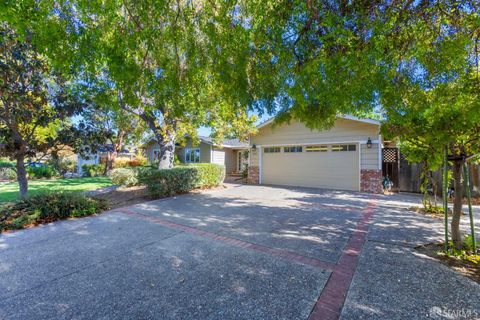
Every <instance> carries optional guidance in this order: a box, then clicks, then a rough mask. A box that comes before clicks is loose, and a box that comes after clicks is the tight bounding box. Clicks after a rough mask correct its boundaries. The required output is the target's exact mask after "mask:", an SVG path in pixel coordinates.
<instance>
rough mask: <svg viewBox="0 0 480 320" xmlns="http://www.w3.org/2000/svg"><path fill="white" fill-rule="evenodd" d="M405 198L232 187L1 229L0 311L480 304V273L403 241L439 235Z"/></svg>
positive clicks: (279, 312) (144, 314)
mask: <svg viewBox="0 0 480 320" xmlns="http://www.w3.org/2000/svg"><path fill="white" fill-rule="evenodd" d="M412 199H413V200H412ZM415 201H416V200H415V198H408V197H403V198H402V197H401V196H393V197H385V196H372V195H369V194H361V193H348V192H340V191H331V190H330V191H329V190H318V189H302V188H298V189H296V188H280V187H266V186H245V185H229V186H228V188H224V189H223V188H221V189H217V190H212V191H205V192H200V193H195V194H190V195H184V196H179V197H176V198H170V199H164V200H159V201H152V202H147V203H143V204H139V205H135V206H132V207H128V208H122V209H117V210H114V211H111V212H108V213H105V214H102V215H99V216H95V217H88V218H83V219H77V220H69V221H62V222H56V223H52V224H49V225H44V226H40V227H36V228H33V229H29V230H24V231H19V232H13V233H9V234H5V235H2V236H0V319H52V318H60V319H308V318H309V319H338V318H339V317H340V318H342V319H361V318H364V319H367V318H368V319H372V318H377V319H386V318H388V319H404V318H409V319H424V318H426V317H427V316H430V315H431V316H432V317H434V318H435V317H437V318H442V317H444V316H445V318H448V317H447V316H449V315H450V314H447V313H446V311H448V310H453V311H455V310H460V309H461V310H464V311H467V312H470V314H474V313H477V314H478V316H480V306H479V304H478V301H480V286H479V285H478V284H476V283H474V282H473V281H471V280H469V279H467V278H464V277H462V276H460V275H458V274H456V273H455V272H453V271H451V270H450V269H448V268H447V267H445V266H443V265H441V264H439V263H437V262H436V261H434V260H432V259H429V258H427V257H425V256H422V255H419V254H418V253H416V252H415V251H414V250H413V246H415V245H416V244H418V243H426V242H431V241H436V240H437V239H441V236H442V235H441V230H442V229H441V221H437V220H432V219H430V218H427V217H422V216H420V215H417V214H414V213H411V212H409V211H407V210H406V209H405V207H408V206H409V205H411V202H415ZM464 220H465V221H466V219H464ZM432 310H433V311H432ZM439 310H440V312H438V311H439ZM444 311H445V312H444Z"/></svg>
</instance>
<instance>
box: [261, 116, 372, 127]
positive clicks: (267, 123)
mask: <svg viewBox="0 0 480 320" xmlns="http://www.w3.org/2000/svg"><path fill="white" fill-rule="evenodd" d="M337 118H341V119H347V120H352V121H358V122H363V123H369V124H373V125H377V126H380V121H378V120H374V119H361V118H358V117H355V116H352V115H341V116H337ZM274 120H275V117H271V118H270V119H268V120H266V121H264V122H262V123H260V124H259V125H257V129H260V128H263V127H265V126H267V125H269V124H270V123H272V122H273V121H274Z"/></svg>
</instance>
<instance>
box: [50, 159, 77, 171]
mask: <svg viewBox="0 0 480 320" xmlns="http://www.w3.org/2000/svg"><path fill="white" fill-rule="evenodd" d="M49 163H50V165H51V166H52V167H53V168H55V170H56V171H58V172H59V173H60V174H61V175H64V174H66V173H68V172H75V171H77V162H76V161H75V160H73V159H71V158H66V157H59V158H52V159H51V160H50V162H49Z"/></svg>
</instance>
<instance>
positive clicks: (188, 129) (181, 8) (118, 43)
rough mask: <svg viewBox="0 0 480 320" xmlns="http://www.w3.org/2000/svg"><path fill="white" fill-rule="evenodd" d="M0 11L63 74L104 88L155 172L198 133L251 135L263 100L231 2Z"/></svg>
mask: <svg viewBox="0 0 480 320" xmlns="http://www.w3.org/2000/svg"><path fill="white" fill-rule="evenodd" d="M5 9H6V10H5V11H4V16H5V17H6V18H7V19H9V20H10V21H11V23H14V24H15V25H16V26H17V27H18V28H19V29H33V30H35V33H36V35H37V42H38V44H39V46H42V47H43V49H44V52H45V53H46V54H48V55H49V56H50V57H52V59H53V60H54V61H56V62H57V63H58V64H59V65H63V66H65V67H64V68H65V69H66V70H67V71H68V70H69V69H71V68H76V72H78V71H79V70H81V72H78V73H79V74H81V75H82V77H84V78H85V80H86V81H87V82H89V81H93V79H94V78H97V77H100V76H101V77H104V78H105V79H108V82H109V83H110V84H111V85H112V87H113V88H114V89H115V90H116V91H117V92H118V93H119V95H118V98H119V106H120V107H121V108H122V109H123V110H125V111H127V112H129V113H131V114H132V115H133V116H136V117H138V118H140V119H141V120H142V121H143V122H144V123H145V124H146V126H148V128H149V129H151V131H152V133H153V135H154V136H155V138H156V140H157V141H158V142H159V144H160V162H159V167H160V168H169V167H171V166H172V164H173V154H174V148H175V141H176V139H177V138H178V137H179V136H182V135H184V134H185V133H189V134H191V135H195V132H196V129H197V128H198V127H199V126H210V127H212V128H213V132H214V135H215V137H216V138H217V139H222V136H224V135H231V134H232V133H233V134H236V135H237V136H240V137H242V138H245V137H246V136H247V134H248V133H249V132H250V131H251V130H252V129H253V122H254V118H253V117H251V116H249V114H248V113H247V107H248V106H249V105H251V104H252V101H254V100H255V99H256V96H257V95H262V94H263V92H264V91H265V90H264V89H263V88H264V86H256V85H255V84H254V81H253V80H254V78H255V77H254V76H251V74H254V75H256V74H259V70H260V69H259V68H255V67H254V64H255V63H256V61H257V59H258V58H257V57H256V56H255V55H254V54H253V53H255V50H254V49H255V48H253V47H252V46H251V44H252V41H251V39H250V36H251V32H252V28H250V27H249V26H248V21H247V19H246V18H244V17H243V16H242V15H241V14H240V13H239V9H238V6H237V5H236V3H235V2H233V1H232V2H230V1H227V2H223V1H180V0H179V1H160V2H154V1H113V0H111V1H86V0H83V1H82V0H77V1H68V2H66V1H65V2H62V1H59V2H57V1H42V2H37V1H23V2H22V1H20V3H11V4H10V5H8V6H7V7H6V8H5ZM265 54H266V53H265ZM266 69H268V66H267V67H265V68H263V70H264V71H265V70H266ZM265 73H268V72H265Z"/></svg>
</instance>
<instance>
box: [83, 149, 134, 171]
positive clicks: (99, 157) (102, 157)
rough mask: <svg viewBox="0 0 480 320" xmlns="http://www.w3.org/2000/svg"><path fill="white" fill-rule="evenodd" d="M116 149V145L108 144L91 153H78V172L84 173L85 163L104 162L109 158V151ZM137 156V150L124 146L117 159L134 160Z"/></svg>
mask: <svg viewBox="0 0 480 320" xmlns="http://www.w3.org/2000/svg"><path fill="white" fill-rule="evenodd" d="M113 151H114V147H113V145H111V144H106V145H103V146H100V147H98V148H97V152H95V153H89V154H86V155H83V156H82V155H80V154H78V155H77V172H78V173H79V174H82V173H83V170H82V166H83V165H85V164H102V163H105V162H106V161H107V159H108V155H109V153H112V152H113ZM134 158H135V152H134V151H131V150H129V149H127V148H123V149H122V150H121V151H120V152H119V153H118V154H117V159H128V160H132V159H134Z"/></svg>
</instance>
